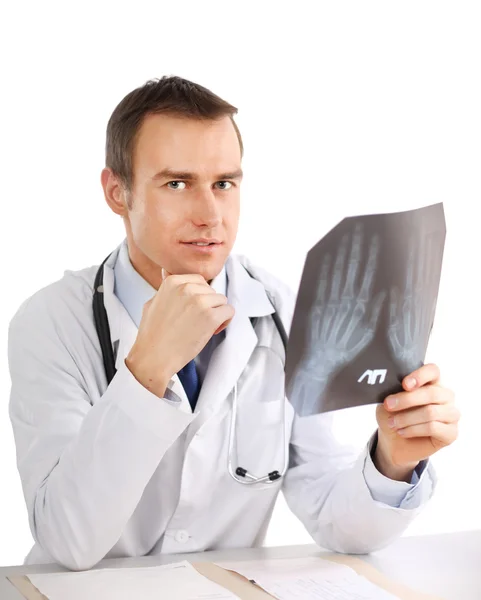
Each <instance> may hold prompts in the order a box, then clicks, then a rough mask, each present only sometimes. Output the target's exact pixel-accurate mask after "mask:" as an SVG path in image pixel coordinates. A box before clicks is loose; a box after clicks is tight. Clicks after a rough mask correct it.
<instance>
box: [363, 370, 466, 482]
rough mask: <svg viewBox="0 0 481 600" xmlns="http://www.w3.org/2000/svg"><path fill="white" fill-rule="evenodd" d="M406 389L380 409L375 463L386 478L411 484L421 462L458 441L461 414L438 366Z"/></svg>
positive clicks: (411, 379) (417, 375)
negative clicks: (443, 383) (441, 380)
mask: <svg viewBox="0 0 481 600" xmlns="http://www.w3.org/2000/svg"><path fill="white" fill-rule="evenodd" d="M402 386H403V391H402V392H399V393H397V394H393V395H391V396H388V397H387V398H386V399H385V400H384V403H383V404H380V405H378V407H377V411H376V418H377V422H378V425H379V430H378V442H377V447H376V451H375V454H374V464H375V465H376V467H377V469H378V470H379V471H380V472H381V473H382V474H383V475H385V476H386V477H389V478H390V479H395V480H398V481H406V482H408V483H409V482H410V481H411V478H412V474H413V471H414V469H415V468H416V467H417V465H418V464H419V462H420V461H422V460H425V459H427V458H428V457H430V456H431V455H432V454H434V453H435V452H437V451H438V450H440V449H441V448H444V447H445V446H449V445H450V444H452V443H453V442H454V441H455V440H456V438H457V437H458V421H459V418H460V413H459V410H458V409H457V408H456V406H455V405H454V394H453V392H452V391H451V390H448V389H446V388H444V387H443V386H442V385H441V383H440V373H439V369H438V367H437V366H436V365H433V364H428V365H424V366H422V367H421V368H419V369H417V370H416V371H414V372H413V373H411V374H410V375H408V376H406V377H405V378H404V379H403V382H402Z"/></svg>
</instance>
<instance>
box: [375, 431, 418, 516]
mask: <svg viewBox="0 0 481 600" xmlns="http://www.w3.org/2000/svg"><path fill="white" fill-rule="evenodd" d="M376 444H377V432H376V433H375V434H374V436H373V437H372V438H371V440H370V442H369V444H368V451H367V453H366V460H365V462H364V480H365V482H366V485H367V487H368V488H369V491H370V493H371V496H372V498H373V500H376V501H377V502H381V503H383V504H386V505H388V506H391V507H393V508H403V507H404V506H403V505H404V504H405V502H406V501H407V500H411V499H412V498H413V496H414V495H415V491H416V489H417V488H418V487H419V485H420V484H421V481H422V479H423V474H424V473H425V471H426V469H427V467H428V461H427V460H423V461H421V462H420V463H419V464H418V466H417V467H416V469H415V470H414V472H413V475H412V478H411V482H410V483H406V482H405V481H395V480H394V479H389V477H386V476H385V475H383V474H382V473H381V472H380V471H378V469H377V468H376V467H375V465H374V462H373V460H372V452H373V449H374V448H375V447H376ZM409 504H411V502H409Z"/></svg>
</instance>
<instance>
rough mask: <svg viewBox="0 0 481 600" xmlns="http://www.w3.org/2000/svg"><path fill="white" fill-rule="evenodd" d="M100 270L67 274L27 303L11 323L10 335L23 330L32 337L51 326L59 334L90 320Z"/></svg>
mask: <svg viewBox="0 0 481 600" xmlns="http://www.w3.org/2000/svg"><path fill="white" fill-rule="evenodd" d="M97 269H98V266H92V267H88V268H85V269H82V270H78V271H71V270H68V271H65V272H64V275H63V277H62V278H61V279H59V280H58V281H55V282H53V283H51V284H49V285H47V286H45V287H44V288H42V289H40V290H38V291H37V292H35V293H34V294H32V295H31V296H30V297H29V298H27V299H26V300H24V301H23V302H22V304H21V305H20V306H19V308H18V309H17V311H16V312H15V314H14V315H13V317H12V318H11V320H10V325H9V334H10V336H11V335H12V333H16V332H19V333H20V332H21V331H22V330H25V332H26V333H28V334H29V335H32V334H33V333H34V332H35V331H41V330H44V331H45V330H46V329H47V328H52V327H53V328H54V329H55V331H56V332H57V333H60V332H61V330H62V329H63V328H64V327H66V326H67V325H68V326H71V325H73V324H74V323H76V322H79V321H85V319H88V318H89V317H90V314H91V312H92V309H91V307H92V296H93V285H94V280H95V274H96V272H97Z"/></svg>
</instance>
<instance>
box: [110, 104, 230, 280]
mask: <svg viewBox="0 0 481 600" xmlns="http://www.w3.org/2000/svg"><path fill="white" fill-rule="evenodd" d="M105 171H108V170H105ZM105 171H104V173H103V174H102V182H103V183H104V181H105V183H106V185H104V190H105V191H106V196H108V194H109V185H110V186H112V187H111V189H110V194H111V195H112V197H113V199H114V201H115V202H116V204H115V207H112V204H111V202H110V201H109V204H110V205H111V207H112V208H113V209H114V210H115V212H118V214H121V215H122V217H123V218H124V222H125V226H126V231H127V240H128V244H129V253H130V258H131V260H132V263H133V265H134V267H135V268H136V269H137V271H138V272H139V273H140V274H141V275H143V276H144V278H146V279H147V280H148V281H149V282H150V283H151V284H152V285H154V287H158V286H159V285H160V282H161V269H162V268H164V269H166V270H167V271H168V272H169V273H172V274H193V273H198V274H200V275H202V276H203V277H204V278H205V279H206V280H207V281H210V280H212V279H213V278H214V277H215V276H216V275H217V274H218V273H219V272H220V271H221V270H222V267H223V265H224V263H225V261H226V259H227V257H228V255H229V253H230V252H231V250H232V247H233V245H234V242H235V239H236V235H237V228H238V221H239V199H240V183H241V179H242V172H241V152H240V146H239V140H238V138H237V135H236V132H235V129H234V126H233V125H232V122H231V120H230V118H229V117H225V118H222V119H219V120H215V121H214V120H209V121H199V120H194V119H185V118H178V117H173V116H168V115H150V116H148V117H147V118H146V119H145V120H144V122H143V124H142V126H141V129H140V131H139V134H138V137H137V140H136V145H135V150H134V155H133V174H134V177H133V184H132V190H131V193H130V194H128V195H127V194H126V192H125V191H122V188H121V187H120V186H118V187H115V182H114V181H113V180H112V178H113V175H112V174H111V173H109V174H105ZM115 199H116V200H115ZM107 200H109V199H108V198H107ZM120 205H121V206H122V209H121V210H120V211H119V210H116V208H118V207H119V206H120ZM206 244H208V245H206Z"/></svg>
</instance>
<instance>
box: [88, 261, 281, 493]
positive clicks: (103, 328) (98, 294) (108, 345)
mask: <svg viewBox="0 0 481 600" xmlns="http://www.w3.org/2000/svg"><path fill="white" fill-rule="evenodd" d="M110 256H111V255H109V256H107V258H106V259H105V260H104V261H103V263H102V264H101V265H100V267H99V269H98V271H97V274H96V276H95V282H94V294H93V312H94V320H95V328H96V330H97V335H98V338H99V342H100V348H101V350H102V358H103V363H104V369H105V375H106V377H107V384H108V385H109V384H110V382H111V381H112V379H113V378H114V376H115V373H116V372H117V369H116V368H115V357H114V351H113V345H112V338H111V336H110V326H109V320H108V317H107V311H106V310H105V305H104V300H103V295H104V287H103V280H104V265H105V263H106V262H107V261H108V259H109V258H110ZM244 268H245V267H244ZM246 271H247V273H248V274H249V275H250V276H251V277H252V278H253V279H254V277H253V275H252V274H251V273H249V271H248V270H247V269H246ZM266 293H267V295H268V297H269V300H270V301H271V303H272V305H273V306H274V309H275V305H274V303H273V300H272V297H271V296H270V294H269V293H268V292H267V290H266ZM270 316H272V318H273V320H274V323H275V326H276V328H277V331H278V332H279V335H280V337H281V340H282V344H283V346H284V351H287V333H286V330H285V328H284V325H283V324H282V321H281V319H280V318H279V315H278V314H277V311H274V312H273V313H272V315H270ZM256 322H257V317H252V318H251V324H252V327H254V328H255V325H256ZM280 404H281V405H282V423H283V428H282V429H283V433H284V439H283V447H284V463H283V466H282V468H281V470H280V471H279V470H277V469H276V470H274V471H271V472H270V473H267V475H263V476H261V477H258V476H256V475H253V474H252V473H250V472H249V471H248V470H247V469H244V468H242V467H239V466H238V467H234V461H233V458H232V457H233V452H234V444H235V431H236V419H237V383H236V384H235V385H234V389H233V400H232V413H231V414H232V416H231V422H230V427H229V445H228V455H227V468H228V471H229V474H230V476H231V477H232V478H233V479H234V480H235V481H237V482H238V483H242V484H243V485H253V484H262V483H273V482H274V481H277V480H278V479H280V478H281V477H284V475H285V474H286V472H287V468H288V464H289V453H288V449H287V429H286V415H285V403H284V402H281V403H280Z"/></svg>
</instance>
